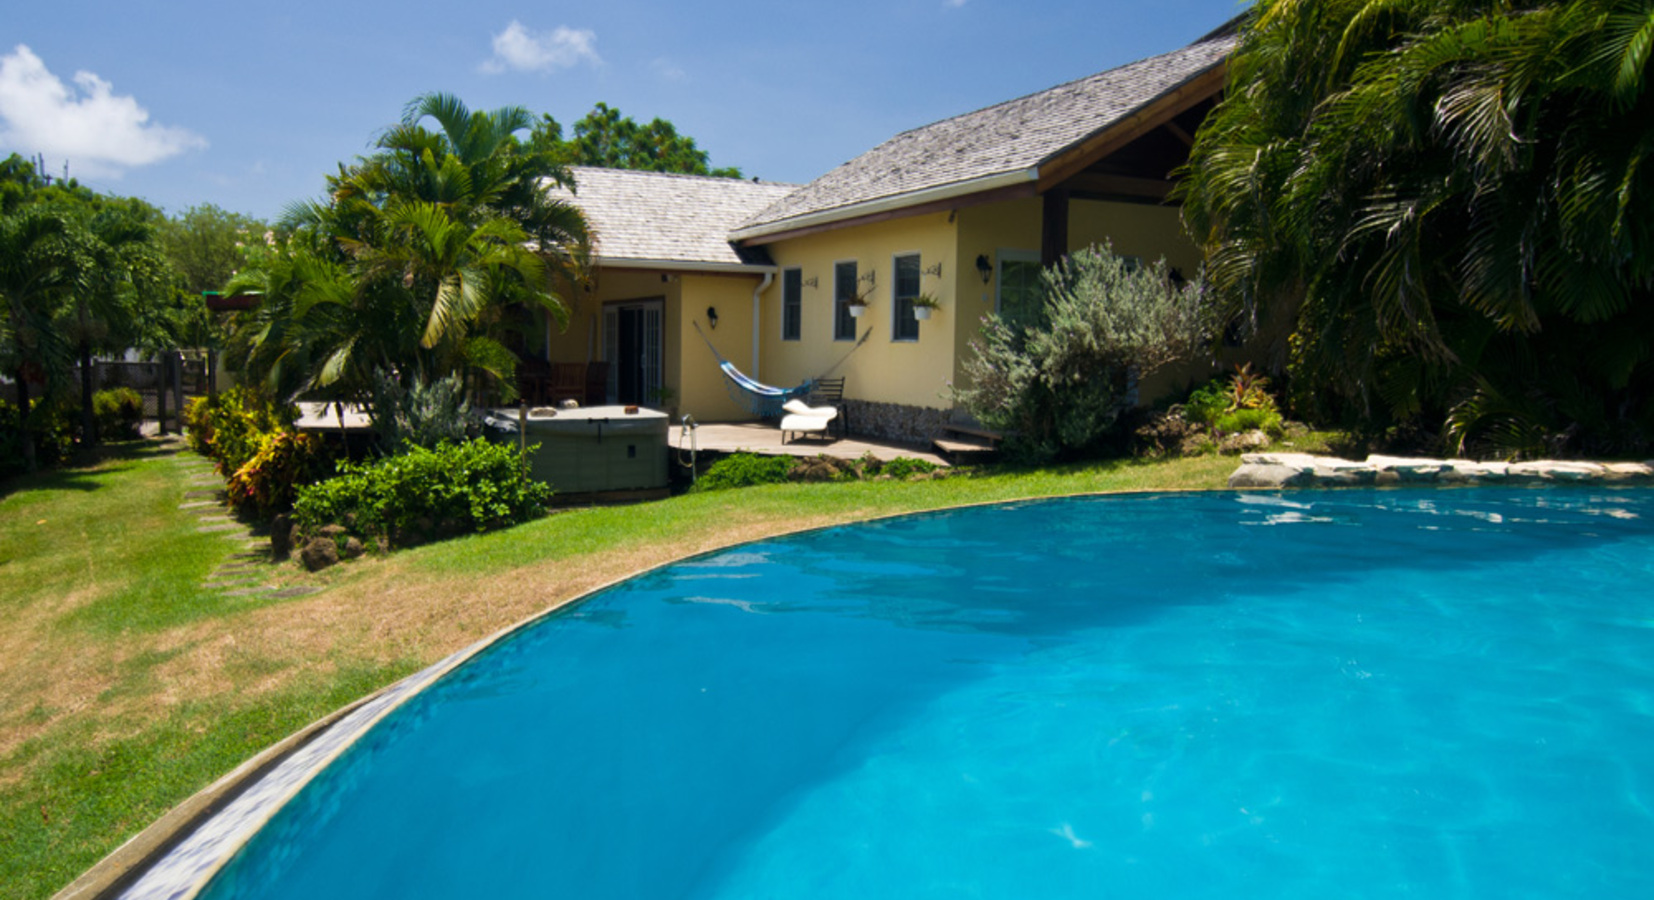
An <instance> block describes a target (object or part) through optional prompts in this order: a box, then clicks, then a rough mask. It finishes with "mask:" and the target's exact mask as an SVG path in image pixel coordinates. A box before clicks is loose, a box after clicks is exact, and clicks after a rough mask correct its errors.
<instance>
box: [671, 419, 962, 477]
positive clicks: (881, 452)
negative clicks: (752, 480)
mask: <svg viewBox="0 0 1654 900" xmlns="http://www.w3.org/2000/svg"><path fill="white" fill-rule="evenodd" d="M666 439H667V440H668V441H669V442H671V444H672V447H673V448H674V449H680V447H681V448H682V449H687V442H686V438H685V436H684V433H683V429H682V428H681V427H679V426H677V425H674V426H672V428H671V429H670V430H669V431H668V432H667V438H666ZM695 446H696V447H697V448H699V449H700V450H702V451H713V452H718V453H735V452H738V451H745V452H747V453H759V454H763V455H765V456H782V455H786V456H819V455H821V454H823V453H825V454H827V455H828V456H836V457H839V458H841V459H857V458H859V457H861V456H862V455H863V454H866V453H871V454H873V455H874V456H876V457H878V458H879V459H882V460H887V461H888V460H892V459H895V458H896V457H898V456H905V457H907V458H908V459H922V460H925V461H926V462H931V463H935V464H936V465H938V466H946V465H947V464H948V461H947V460H945V459H943V458H942V457H940V456H937V455H936V454H935V453H932V452H930V451H929V450H928V449H922V448H919V447H914V446H912V445H909V444H897V443H892V442H888V441H877V440H873V439H871V438H866V437H856V438H835V437H832V436H831V435H828V436H823V437H818V436H809V437H802V438H801V437H796V436H795V437H794V438H793V439H792V440H791V441H788V442H786V443H782V441H781V429H779V428H777V427H775V426H774V425H771V424H767V423H764V422H732V423H716V422H714V423H708V424H704V425H699V426H697V427H696V428H695Z"/></svg>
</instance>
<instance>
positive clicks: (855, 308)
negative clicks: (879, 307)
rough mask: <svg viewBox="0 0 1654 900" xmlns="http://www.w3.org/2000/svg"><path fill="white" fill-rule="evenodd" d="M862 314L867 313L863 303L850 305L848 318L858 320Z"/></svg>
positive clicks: (865, 305)
mask: <svg viewBox="0 0 1654 900" xmlns="http://www.w3.org/2000/svg"><path fill="white" fill-rule="evenodd" d="M864 312H867V304H865V303H852V304H850V318H852V319H859V318H861V314H862V313H864Z"/></svg>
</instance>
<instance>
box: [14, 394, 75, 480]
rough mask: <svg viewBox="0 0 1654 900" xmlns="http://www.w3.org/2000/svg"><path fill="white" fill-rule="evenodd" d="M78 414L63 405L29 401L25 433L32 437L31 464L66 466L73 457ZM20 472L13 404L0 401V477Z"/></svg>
mask: <svg viewBox="0 0 1654 900" xmlns="http://www.w3.org/2000/svg"><path fill="white" fill-rule="evenodd" d="M78 421H79V414H78V412H77V411H76V409H75V408H74V406H73V405H71V404H68V403H65V402H63V401H50V400H42V399H38V398H36V399H31V400H30V401H29V417H28V425H27V427H28V430H29V433H30V434H32V435H34V454H35V463H36V464H37V465H38V466H40V468H43V469H44V468H49V467H51V466H56V465H59V464H61V463H64V462H67V461H68V460H69V459H70V458H71V457H72V456H74V453H75V432H76V430H77V429H76V425H77V424H78ZM23 471H24V466H23V433H22V432H21V431H19V430H18V428H17V404H15V403H9V402H7V401H5V400H0V476H6V475H16V474H19V473H21V472H23Z"/></svg>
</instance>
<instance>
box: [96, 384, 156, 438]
mask: <svg viewBox="0 0 1654 900" xmlns="http://www.w3.org/2000/svg"><path fill="white" fill-rule="evenodd" d="M92 415H93V417H94V418H95V419H96V420H97V423H98V436H99V437H101V438H103V439H104V440H106V441H129V440H134V439H136V438H138V437H140V436H141V433H140V427H141V426H142V425H143V421H144V398H143V396H142V395H140V394H139V393H138V392H137V391H135V390H133V389H131V388H129V387H118V388H108V389H105V390H101V391H98V392H97V393H95V394H93V395H92Z"/></svg>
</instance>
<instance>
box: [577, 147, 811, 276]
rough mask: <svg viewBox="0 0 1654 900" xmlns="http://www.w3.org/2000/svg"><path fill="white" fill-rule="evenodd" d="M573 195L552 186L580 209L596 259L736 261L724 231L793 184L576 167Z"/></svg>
mask: <svg viewBox="0 0 1654 900" xmlns="http://www.w3.org/2000/svg"><path fill="white" fill-rule="evenodd" d="M570 171H571V172H572V173H573V174H574V186H575V190H574V194H573V195H572V196H570V195H569V194H568V192H566V191H563V190H560V189H558V190H553V191H552V196H554V197H560V198H561V199H565V200H568V201H570V202H572V203H573V204H574V205H576V206H578V207H579V208H580V209H581V211H582V212H584V213H585V214H586V220H587V222H588V223H590V225H591V229H592V234H593V238H594V241H593V242H594V244H595V249H596V255H597V259H598V262H599V263H600V264H608V265H615V264H617V263H621V262H632V263H663V262H664V263H689V264H692V265H704V266H715V267H716V266H726V265H727V266H739V265H742V264H744V263H746V262H748V261H749V260H744V259H743V258H742V256H741V254H740V253H738V252H737V250H736V249H735V248H734V247H733V246H731V245H730V243H729V233H730V231H731V230H732V229H734V228H735V226H737V225H739V224H741V223H742V222H744V221H746V220H747V219H749V218H751V217H752V216H753V215H754V214H755V213H757V212H758V211H759V210H761V209H763V208H764V207H766V206H768V205H770V204H772V203H774V202H775V201H776V200H779V199H780V198H782V197H784V196H786V195H787V194H790V193H792V192H793V191H795V190H797V189H798V185H796V184H777V183H774V182H752V181H742V180H740V179H734V178H703V177H700V176H695V175H670V174H666V173H662V172H636V171H627V170H621V169H597V168H591V167H588V166H574V167H572V168H571V169H570Z"/></svg>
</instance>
